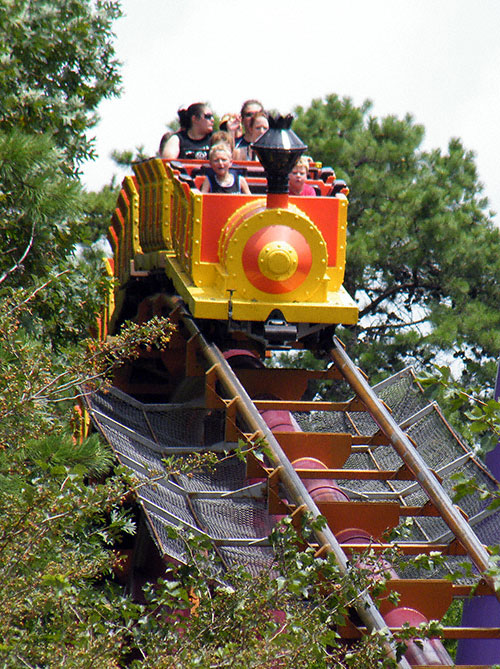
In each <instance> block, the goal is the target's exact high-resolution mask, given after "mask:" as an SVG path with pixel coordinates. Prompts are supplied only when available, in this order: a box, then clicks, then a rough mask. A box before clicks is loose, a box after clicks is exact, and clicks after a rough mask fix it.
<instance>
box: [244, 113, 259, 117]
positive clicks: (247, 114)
mask: <svg viewBox="0 0 500 669" xmlns="http://www.w3.org/2000/svg"><path fill="white" fill-rule="evenodd" d="M257 113H258V112H245V113H244V114H243V118H250V117H251V116H255V114H257Z"/></svg>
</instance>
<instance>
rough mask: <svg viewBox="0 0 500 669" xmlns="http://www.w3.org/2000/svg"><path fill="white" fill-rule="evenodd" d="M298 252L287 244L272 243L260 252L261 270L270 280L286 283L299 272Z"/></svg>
mask: <svg viewBox="0 0 500 669" xmlns="http://www.w3.org/2000/svg"><path fill="white" fill-rule="evenodd" d="M298 262H299V258H298V255H297V251H296V250H295V249H294V248H293V246H291V245H290V244H288V243H287V242H283V241H281V242H270V243H269V244H266V245H265V246H264V247H263V248H262V249H261V250H260V252H259V258H258V263H259V269H260V271H261V272H262V274H263V275H264V276H265V277H267V278H268V279H273V280H274V281H285V280H286V279H288V278H290V277H291V276H292V275H293V274H294V273H295V271H296V270H297V265H298Z"/></svg>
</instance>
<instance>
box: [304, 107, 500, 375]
mask: <svg viewBox="0 0 500 669" xmlns="http://www.w3.org/2000/svg"><path fill="white" fill-rule="evenodd" d="M370 109H371V104H370V103H369V102H365V103H364V104H363V105H361V106H360V107H356V106H354V105H353V103H352V102H351V100H349V99H348V98H345V99H340V98H339V97H337V96H335V95H329V96H327V97H326V98H325V99H322V100H314V101H313V102H312V104H311V106H310V107H309V108H307V109H304V108H301V107H299V108H297V110H296V111H297V115H298V118H297V121H296V123H295V125H294V129H295V131H296V132H297V133H298V134H299V136H300V137H301V138H302V139H303V140H304V141H305V142H306V143H307V144H308V146H309V149H308V152H309V153H310V154H311V155H312V156H313V157H314V158H315V159H316V160H320V161H322V162H323V164H325V165H332V166H333V167H334V169H335V170H336V172H337V176H338V177H339V178H344V179H346V181H347V182H348V185H349V187H350V194H349V222H348V242H347V262H346V281H345V285H346V288H347V290H348V291H349V292H350V293H351V294H352V295H353V296H355V298H356V300H357V301H358V303H359V305H360V316H361V318H360V322H359V325H358V326H356V327H355V328H352V330H351V332H350V333H349V332H345V333H343V335H342V337H343V339H345V340H347V341H349V343H350V350H351V351H354V348H352V347H353V346H354V345H355V346H356V347H357V355H358V357H359V360H360V364H361V366H362V367H363V369H365V370H366V371H367V372H368V373H369V374H371V375H377V376H385V375H387V374H388V373H391V372H395V371H397V370H398V369H399V368H401V367H402V366H404V365H405V364H407V363H408V362H413V363H414V362H417V364H418V363H420V364H422V365H428V364H429V363H431V362H438V361H441V362H442V361H443V360H444V359H448V360H452V359H453V358H457V359H458V360H459V361H460V362H461V363H463V365H465V372H466V376H465V379H469V378H471V377H475V378H477V379H478V380H480V381H482V382H486V383H490V384H491V381H492V379H493V376H494V360H495V358H496V356H497V355H498V350H500V312H499V310H498V304H500V281H499V277H500V238H499V231H498V229H497V228H495V227H494V225H493V223H492V221H491V219H490V218H489V216H488V209H487V200H486V198H484V197H483V195H482V186H481V184H480V182H479V181H478V175H477V170H476V165H475V162H474V156H473V154H472V152H470V151H467V150H466V149H465V148H464V147H463V145H462V143H461V142H460V140H458V139H452V140H451V141H450V142H449V146H448V150H447V152H441V151H440V150H433V151H424V150H422V149H421V143H422V140H423V137H424V128H423V127H422V126H421V125H418V124H416V123H415V122H414V121H413V119H412V117H411V116H409V115H408V116H406V117H405V118H404V119H398V118H396V117H395V116H387V117H384V118H376V117H374V116H372V115H370ZM355 342H356V344H355ZM443 356H444V357H443ZM374 378H375V376H374Z"/></svg>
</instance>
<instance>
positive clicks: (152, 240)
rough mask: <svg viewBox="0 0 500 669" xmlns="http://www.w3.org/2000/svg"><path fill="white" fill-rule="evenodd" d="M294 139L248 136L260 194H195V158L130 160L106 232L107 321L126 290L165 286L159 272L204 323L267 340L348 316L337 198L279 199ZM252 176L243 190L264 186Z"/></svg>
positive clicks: (341, 210)
mask: <svg viewBox="0 0 500 669" xmlns="http://www.w3.org/2000/svg"><path fill="white" fill-rule="evenodd" d="M273 132H274V137H273ZM290 138H291V139H290ZM263 140H265V141H263ZM294 141H295V143H297V142H300V140H298V138H297V137H296V135H294V133H292V131H290V130H288V129H284V128H276V129H274V130H273V129H271V130H270V131H268V133H266V134H265V135H263V137H261V138H260V140H259V141H258V142H257V143H256V144H255V149H256V150H257V151H258V152H259V158H260V160H261V163H262V164H263V165H264V169H265V173H266V176H267V195H266V197H262V196H259V194H252V195H239V194H238V195H229V194H212V193H205V194H202V193H201V192H200V190H199V188H200V183H201V180H202V179H203V178H204V177H203V176H201V175H199V174H197V173H199V171H200V167H201V165H200V163H199V162H198V163H197V162H196V161H177V162H174V163H171V164H169V163H167V162H166V161H163V160H160V159H151V160H148V161H144V162H141V163H139V164H137V165H135V166H134V171H135V178H128V179H126V180H125V182H124V188H123V189H122V193H121V195H120V200H119V203H118V208H117V210H116V212H115V214H114V217H113V224H112V227H111V230H110V240H111V243H112V246H113V249H114V253H115V266H114V276H115V280H116V281H115V285H116V289H115V308H114V315H113V321H114V323H116V324H118V322H119V321H120V320H122V316H121V314H122V312H123V311H124V306H125V305H126V302H127V293H128V292H135V293H139V294H141V295H143V294H144V293H148V292H150V293H152V292H161V291H164V290H167V291H168V290H169V286H168V284H165V282H164V281H163V279H162V277H166V278H167V280H168V283H169V284H170V285H171V291H172V292H175V293H176V294H178V295H179V296H180V297H181V298H182V299H183V301H184V302H185V304H186V305H187V307H188V309H189V311H190V312H191V314H192V315H193V316H194V317H195V318H197V319H200V321H201V325H202V326H203V322H210V323H217V324H219V326H220V327H219V328H218V330H219V331H222V330H224V329H225V330H226V331H227V332H228V333H235V332H242V333H244V334H246V335H248V336H250V337H254V338H257V339H260V340H262V341H264V343H265V344H266V346H267V347H273V345H283V344H288V345H290V344H292V343H293V342H297V341H300V340H301V339H304V338H306V337H310V336H311V335H313V334H314V333H319V332H321V331H322V330H324V329H325V328H326V327H330V326H332V325H335V324H339V323H342V324H352V323H355V322H356V320H357V314H358V311H357V307H356V305H355V303H354V302H353V300H352V299H351V297H350V296H349V295H348V294H347V292H346V291H345V289H344V288H343V286H342V283H343V279H344V272H345V250H346V227H347V200H346V199H337V198H333V197H293V196H289V195H288V192H287V191H288V183H287V177H288V171H289V170H290V169H291V167H293V164H294V162H295V161H296V159H297V158H298V156H299V155H300V153H302V151H303V150H304V149H305V148H306V147H305V146H304V145H303V144H302V143H300V145H299V147H298V148H297V147H293V146H290V145H291V143H293V142H294ZM283 143H284V144H285V146H283ZM259 144H262V145H261V146H259ZM254 165H255V166H256V167H257V165H256V164H254ZM259 169H260V170H262V167H261V166H260V165H259V166H258V167H257V170H259ZM250 174H251V171H250ZM257 175H258V176H253V177H252V176H248V177H247V180H248V183H249V186H250V189H251V190H252V188H255V189H256V190H257V187H259V188H260V189H262V182H263V179H262V176H263V174H262V173H260V175H259V172H258V171H257ZM322 185H323V186H324V184H322ZM155 281H156V282H157V284H158V285H157V286H156V287H155ZM138 283H139V284H141V283H142V285H143V286H144V289H143V290H140V289H139V290H138V286H137V284H138ZM134 284H136V285H135V287H134V288H133V289H132V286H133V285H134ZM130 311H131V310H130V306H129V307H128V308H125V312H127V313H128V315H129V316H130Z"/></svg>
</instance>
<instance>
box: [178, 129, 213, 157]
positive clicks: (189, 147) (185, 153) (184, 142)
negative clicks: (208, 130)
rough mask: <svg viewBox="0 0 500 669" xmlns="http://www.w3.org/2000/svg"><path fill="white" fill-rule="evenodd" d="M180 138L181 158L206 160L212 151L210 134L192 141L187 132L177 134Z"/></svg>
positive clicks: (180, 131) (181, 131) (182, 131)
mask: <svg viewBox="0 0 500 669" xmlns="http://www.w3.org/2000/svg"><path fill="white" fill-rule="evenodd" d="M175 134H176V135H177V137H178V138H179V158H188V159H189V158H191V159H193V158H196V159H197V160H206V159H207V158H208V152H209V151H210V134H209V135H205V137H202V138H201V139H191V137H189V135H188V134H187V132H186V131H185V130H179V132H176V133H175Z"/></svg>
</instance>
